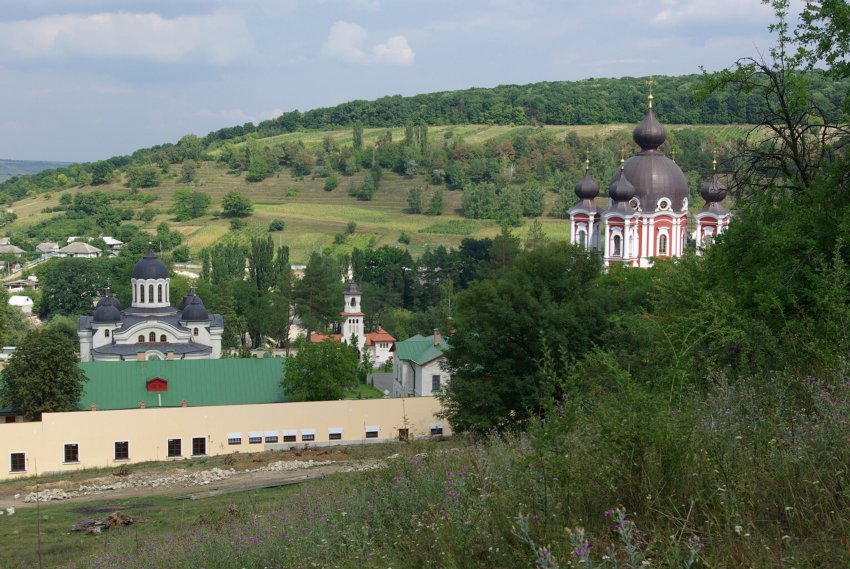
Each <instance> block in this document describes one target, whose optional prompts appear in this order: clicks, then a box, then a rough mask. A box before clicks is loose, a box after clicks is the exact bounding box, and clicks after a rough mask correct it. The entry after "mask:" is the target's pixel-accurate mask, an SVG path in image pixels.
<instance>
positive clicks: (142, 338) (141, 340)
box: [139, 335, 145, 344]
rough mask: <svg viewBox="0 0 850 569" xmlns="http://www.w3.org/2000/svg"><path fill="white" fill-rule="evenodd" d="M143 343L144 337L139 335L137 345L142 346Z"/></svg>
mask: <svg viewBox="0 0 850 569" xmlns="http://www.w3.org/2000/svg"><path fill="white" fill-rule="evenodd" d="M144 342H145V337H144V336H142V335H139V343H140V344H144Z"/></svg>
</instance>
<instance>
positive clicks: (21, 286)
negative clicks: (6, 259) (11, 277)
mask: <svg viewBox="0 0 850 569" xmlns="http://www.w3.org/2000/svg"><path fill="white" fill-rule="evenodd" d="M3 288H5V289H6V292H20V291H22V290H35V289H37V288H38V277H36V276H34V275H32V276H29V277H27V278H25V279H20V280H15V281H8V282H5V283H3Z"/></svg>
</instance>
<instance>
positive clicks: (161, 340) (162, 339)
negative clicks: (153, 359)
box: [159, 334, 168, 342]
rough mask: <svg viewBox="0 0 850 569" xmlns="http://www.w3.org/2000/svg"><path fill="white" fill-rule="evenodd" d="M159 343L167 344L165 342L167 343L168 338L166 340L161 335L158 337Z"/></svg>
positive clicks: (163, 335)
mask: <svg viewBox="0 0 850 569" xmlns="http://www.w3.org/2000/svg"><path fill="white" fill-rule="evenodd" d="M159 341H160V342H167V341H168V338H166V337H165V334H162V335H161V336H160V337H159Z"/></svg>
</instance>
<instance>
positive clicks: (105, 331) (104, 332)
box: [103, 328, 109, 338]
mask: <svg viewBox="0 0 850 569" xmlns="http://www.w3.org/2000/svg"><path fill="white" fill-rule="evenodd" d="M103 335H104V336H106V337H107V338H108V337H109V329H108V328H107V329H106V330H104V331H103Z"/></svg>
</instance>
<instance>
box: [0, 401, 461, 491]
mask: <svg viewBox="0 0 850 569" xmlns="http://www.w3.org/2000/svg"><path fill="white" fill-rule="evenodd" d="M440 410H441V408H440V404H439V401H438V400H437V399H435V398H433V397H415V398H410V399H367V400H345V401H320V402H312V403H270V404H263V405H231V406H220V407H182V408H155V409H127V410H120V411H77V412H69V413H45V414H44V416H43V417H42V420H41V421H40V422H32V423H9V424H0V479H5V478H10V477H15V476H27V475H33V474H35V473H36V470H37V471H38V472H39V473H48V472H63V471H73V470H78V469H82V468H97V467H117V466H119V465H122V464H128V463H130V464H132V463H136V462H145V461H151V460H180V459H182V458H190V457H191V456H192V448H193V439H203V441H204V443H203V446H204V447H205V451H206V452H205V454H206V455H221V454H229V453H232V452H255V451H260V450H264V449H265V448H266V447H267V446H268V447H269V448H274V447H275V444H272V443H270V444H269V445H267V444H266V440H267V439H266V437H267V436H269V437H270V436H274V434H275V433H276V436H277V437H278V443H276V444H277V445H291V444H297V445H299V446H303V445H305V444H306V445H326V444H343V443H349V444H350V443H355V442H380V441H388V440H398V438H399V430H401V429H407V430H408V436H410V437H411V438H415V437H423V436H430V435H431V432H432V431H431V430H432V428H435V427H438V426H439V427H440V428H442V432H443V434H450V431H449V425H448V423H447V422H446V421H443V420H440V419H438V418H437V414H438V413H439V412H440ZM376 428H377V429H376ZM375 431H377V435H376V436H371V434H372V433H374V432H375ZM367 432H369V435H370V436H367ZM260 433H262V442H261V443H255V444H252V443H251V442H249V438H250V436H251V435H253V436H257V435H259V434H260ZM336 433H340V435H339V436H337V435H336ZM285 434H286V435H287V436H290V437H292V436H295V437H296V440H295V441H293V442H289V443H287V442H285V441H284V439H283V437H284V436H285ZM310 434H312V436H313V440H309V438H310V437H309V435H310ZM236 435H240V437H239V438H240V441H239V443H238V444H230V442H233V441H234V440H235V438H236ZM305 435H306V436H307V437H306V439H304V437H305ZM332 436H333V438H332ZM177 439H179V440H180V441H181V456H180V457H178V458H168V456H167V455H168V441H169V440H177ZM229 439H230V440H229ZM121 442H126V443H127V447H128V451H129V459H126V460H121V459H118V460H116V457H115V452H116V443H121ZM65 445H77V452H78V461H77V462H73V463H66V462H65V458H66V456H65ZM278 448H279V447H278ZM19 453H25V456H24V458H25V468H26V470H25V471H23V472H12V455H13V454H17V456H16V458H20V454H19Z"/></svg>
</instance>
